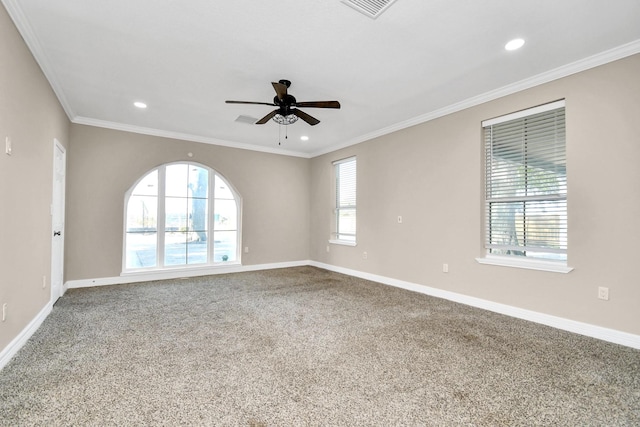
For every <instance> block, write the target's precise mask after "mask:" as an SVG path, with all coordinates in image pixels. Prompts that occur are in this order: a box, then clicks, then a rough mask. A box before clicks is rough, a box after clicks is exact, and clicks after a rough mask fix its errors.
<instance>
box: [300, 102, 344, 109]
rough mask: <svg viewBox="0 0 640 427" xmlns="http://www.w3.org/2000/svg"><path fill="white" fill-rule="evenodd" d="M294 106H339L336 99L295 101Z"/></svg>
mask: <svg viewBox="0 0 640 427" xmlns="http://www.w3.org/2000/svg"><path fill="white" fill-rule="evenodd" d="M296 107H303V108H305V107H307V108H308V107H312V108H340V103H339V102H338V101H309V102H296Z"/></svg>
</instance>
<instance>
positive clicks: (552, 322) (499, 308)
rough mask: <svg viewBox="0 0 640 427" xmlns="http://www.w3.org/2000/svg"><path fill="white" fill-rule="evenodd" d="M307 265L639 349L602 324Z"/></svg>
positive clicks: (635, 339)
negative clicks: (597, 324)
mask: <svg viewBox="0 0 640 427" xmlns="http://www.w3.org/2000/svg"><path fill="white" fill-rule="evenodd" d="M309 265H311V266H314V267H318V268H323V269H325V270H330V271H335V272H336V273H342V274H346V275H349V276H354V277H359V278H361V279H366V280H371V281H373V282H378V283H382V284H385V285H390V286H395V287H397V288H402V289H407V290H409V291H413V292H418V293H421V294H425V295H430V296H434V297H437V298H443V299H446V300H449V301H453V302H458V303H461V304H465V305H470V306H472V307H477V308H481V309H483V310H487V311H492V312H494V313H499V314H504V315H507V316H511V317H516V318H518V319H523V320H528V321H530V322H535V323H540V324H542V325H546V326H551V327H553V328H556V329H561V330H563V331H568V332H573V333H576V334H580V335H585V336H588V337H592V338H597V339H600V340H603V341H608V342H611V343H615V344H620V345H624V346H626V347H631V348H635V349H640V335H634V334H630V333H627V332H622V331H618V330H615V329H609V328H603V327H601V326H596V325H590V324H588V323H583V322H577V321H575V320H570V319H565V318H562V317H557V316H552V315H549V314H544V313H539V312H536V311H531V310H525V309H523V308H518V307H513V306H510V305H505V304H500V303H496V302H493V301H488V300H484V299H480V298H475V297H470V296H467V295H463V294H458V293H455V292H450V291H445V290H442V289H437V288H432V287H429V286H424V285H419V284H417V283H412V282H406V281H404V280H398V279H393V278H390V277H385V276H378V275H376V274H370V273H365V272H362V271H357V270H351V269H348V268H343V267H337V266H334V265H330V264H324V263H321V262H316V261H311V262H310V264H309Z"/></svg>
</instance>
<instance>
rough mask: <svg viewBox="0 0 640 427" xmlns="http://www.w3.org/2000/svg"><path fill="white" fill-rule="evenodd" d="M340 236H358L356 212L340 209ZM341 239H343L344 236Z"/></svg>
mask: <svg viewBox="0 0 640 427" xmlns="http://www.w3.org/2000/svg"><path fill="white" fill-rule="evenodd" d="M338 234H340V235H341V234H352V235H355V234H356V210H355V209H340V210H339V211H338ZM339 238H343V237H342V236H341V237H339Z"/></svg>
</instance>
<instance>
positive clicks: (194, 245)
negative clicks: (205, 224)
mask: <svg viewBox="0 0 640 427" xmlns="http://www.w3.org/2000/svg"><path fill="white" fill-rule="evenodd" d="M191 235H192V236H191V238H192V240H188V241H187V264H204V263H206V262H207V233H206V232H201V233H191ZM195 235H197V236H195ZM202 236H204V239H201V237H202Z"/></svg>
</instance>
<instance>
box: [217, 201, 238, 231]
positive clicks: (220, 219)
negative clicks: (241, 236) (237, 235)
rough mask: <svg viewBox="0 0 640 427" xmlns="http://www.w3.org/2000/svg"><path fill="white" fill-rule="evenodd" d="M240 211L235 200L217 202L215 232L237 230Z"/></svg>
mask: <svg viewBox="0 0 640 427" xmlns="http://www.w3.org/2000/svg"><path fill="white" fill-rule="evenodd" d="M237 218H238V210H237V208H236V202H235V200H216V201H215V212H214V215H213V219H214V221H215V222H214V225H213V226H214V230H237V228H238V222H237Z"/></svg>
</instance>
